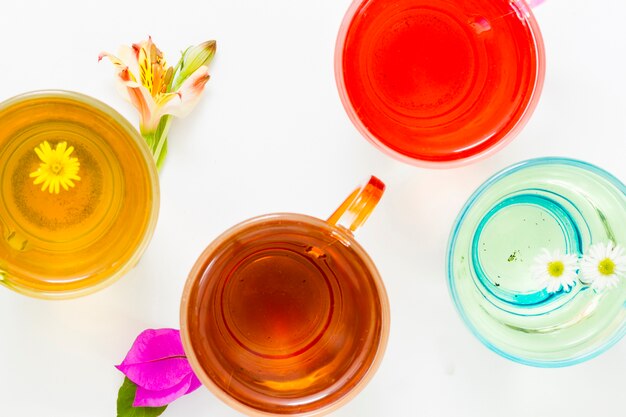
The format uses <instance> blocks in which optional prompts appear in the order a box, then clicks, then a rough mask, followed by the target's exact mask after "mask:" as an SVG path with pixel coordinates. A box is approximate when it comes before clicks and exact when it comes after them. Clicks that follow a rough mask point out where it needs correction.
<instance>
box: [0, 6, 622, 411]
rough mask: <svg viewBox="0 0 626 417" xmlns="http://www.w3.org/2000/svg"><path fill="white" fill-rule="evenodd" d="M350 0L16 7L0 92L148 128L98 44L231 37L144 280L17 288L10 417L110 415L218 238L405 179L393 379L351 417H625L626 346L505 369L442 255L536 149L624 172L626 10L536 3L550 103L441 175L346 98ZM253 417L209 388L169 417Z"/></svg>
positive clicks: (383, 373) (0, 406)
mask: <svg viewBox="0 0 626 417" xmlns="http://www.w3.org/2000/svg"><path fill="white" fill-rule="evenodd" d="M348 5H349V0H315V1H307V2H304V1H297V0H273V1H269V0H266V1H260V0H245V1H244V0H221V1H217V0H204V1H187V0H176V1H171V2H165V1H157V0H154V1H129V0H108V1H91V0H83V1H78V0H77V1H70V0H56V1H35V0H29V1H10V2H9V1H5V2H3V3H2V5H1V6H0V46H1V49H0V77H1V78H0V99H5V98H8V97H10V96H13V95H15V94H18V93H22V92H25V91H28V90H35V89H46V88H63V89H70V90H76V91H80V92H83V93H86V94H90V95H93V96H95V97H97V98H99V99H101V100H103V101H105V102H106V103H108V104H110V105H112V106H113V107H114V108H116V109H118V110H119V111H120V112H122V114H124V115H125V116H126V117H128V118H129V119H130V120H131V121H132V122H133V123H135V124H136V122H137V115H136V113H135V111H134V109H132V108H131V107H130V105H128V104H127V103H125V102H124V101H123V100H122V99H121V98H120V97H119V96H118V95H117V93H116V91H115V89H114V84H113V69H112V67H111V65H110V64H109V63H106V62H102V63H100V64H98V63H97V55H98V53H99V52H100V51H101V50H109V51H111V52H116V51H117V47H118V46H119V45H121V44H123V43H130V42H134V41H139V40H141V39H143V38H144V37H146V36H147V35H148V34H150V35H152V36H153V38H154V40H155V41H156V43H157V44H158V45H159V47H161V49H162V50H163V51H164V52H165V53H166V56H169V57H170V60H171V61H176V60H177V59H178V51H179V50H181V49H183V48H184V47H186V46H188V45H190V44H194V43H199V42H201V41H203V40H206V39H217V40H218V52H217V56H216V58H215V61H214V63H213V64H212V66H211V73H212V75H213V77H212V79H211V80H210V81H209V84H208V85H207V91H206V96H205V97H204V98H203V100H202V102H201V103H200V105H199V106H198V107H197V108H196V110H195V111H194V113H192V115H191V116H189V117H188V118H187V119H185V120H177V121H176V122H175V126H174V128H173V130H172V133H171V142H170V153H169V157H168V160H167V162H166V166H165V169H164V170H163V171H162V173H161V193H162V201H161V215H160V218H159V223H158V226H157V230H156V233H155V236H154V239H153V241H152V243H151V245H150V247H149V248H148V250H147V252H146V254H145V256H144V257H143V259H142V261H141V262H140V264H139V265H138V267H137V268H136V269H135V270H133V271H132V272H131V273H130V274H128V275H127V276H126V277H124V278H123V279H122V280H120V281H119V282H117V283H116V284H114V285H113V286H111V287H109V288H107V289H106V290H104V291H101V292H99V293H97V294H95V295H92V296H89V297H86V298H82V299H78V300H72V301H62V302H48V301H39V300H34V299H29V298H26V297H23V296H21V295H18V294H15V293H13V292H11V291H9V290H6V289H3V288H0V335H1V336H0V415H1V416H10V417H21V416H26V417H40V416H51V417H111V416H114V415H115V400H116V395H117V389H118V387H119V386H120V384H121V382H122V376H121V374H120V373H119V372H118V371H117V370H115V368H113V365H114V364H116V363H119V362H120V361H121V360H122V359H123V357H124V356H125V354H126V352H127V350H128V348H129V347H130V345H131V342H132V341H133V339H134V338H135V336H136V335H137V334H138V333H139V332H140V331H142V330H143V329H145V328H150V327H152V328H158V327H178V308H179V298H180V294H181V291H182V287H183V284H184V281H185V279H186V276H187V273H188V271H189V269H190V268H191V266H192V264H193V262H194V261H195V259H196V257H197V256H198V255H199V253H200V252H201V251H202V249H203V248H204V247H205V246H206V245H207V244H208V243H209V242H210V241H211V240H212V239H213V238H215V237H216V236H217V235H218V234H219V233H220V232H222V231H223V230H224V229H226V228H228V227H229V226H231V225H233V224H234V223H237V222H239V221H241V220H244V219H246V218H249V217H251V216H254V215H258V214H263V213H268V212H276V211H291V212H300V213H306V214H311V215H314V216H318V217H322V218H323V217H326V216H328V215H329V214H330V213H331V212H332V210H333V209H334V208H335V207H336V206H337V205H338V204H339V203H340V201H341V200H342V199H343V198H344V197H345V196H346V195H347V194H348V193H349V192H350V191H351V190H352V188H353V187H354V186H355V185H356V184H357V183H359V182H361V181H362V180H363V179H364V178H366V177H367V176H368V175H369V174H372V173H374V174H376V175H378V176H379V177H380V178H381V179H383V180H384V181H385V182H386V183H387V186H388V191H387V193H386V195H385V196H384V198H383V201H382V202H381V204H380V206H379V207H378V209H377V210H376V212H375V213H374V215H373V216H372V217H371V218H370V220H369V221H368V223H367V225H366V226H365V227H364V228H363V229H362V230H360V231H359V233H358V240H359V241H360V242H361V244H362V245H363V246H364V247H365V248H366V249H367V250H368V252H369V253H370V255H371V256H372V258H373V259H374V260H375V262H376V263H377V265H378V267H379V269H380V272H381V274H382V276H383V278H384V280H385V283H386V286H387V289H388V292H389V298H390V301H391V310H392V329H391V337H390V340H389V346H388V350H387V353H386V356H385V360H384V361H383V364H382V367H381V368H380V370H379V372H378V374H377V375H376V377H375V378H374V379H373V381H372V382H371V383H370V385H369V386H368V387H367V388H366V389H365V390H364V391H363V392H362V393H361V395H359V396H358V397H357V398H356V399H355V400H354V401H353V402H351V403H350V404H348V405H347V406H345V407H344V408H342V409H341V410H339V411H338V412H336V413H335V414H334V415H336V416H344V417H347V416H353V417H356V416H358V417H368V416H394V417H395V416H400V417H403V416H428V417H439V416H451V417H452V416H454V417H465V416H468V417H473V416H479V417H490V416H494V417H496V416H497V417H500V416H506V417H518V416H519V417H521V416H524V417H526V416H531V417H532V416H568V417H575V416H603V417H613V416H618V417H619V416H624V415H626V411H625V409H624V401H623V398H624V395H625V388H624V387H625V385H624V376H625V375H626V340H624V341H622V343H621V344H618V345H617V346H616V347H614V348H612V349H611V350H609V351H608V352H607V353H605V354H604V355H602V356H600V357H598V358H596V359H594V360H591V361H590V362H587V363H584V364H581V365H577V366H575V367H572V368H567V369H552V370H545V369H534V368H529V367H525V366H522V365H518V364H516V363H513V362H509V361H507V360H505V359H502V358H500V357H499V356H497V355H496V354H494V353H491V352H490V351H489V350H487V349H486V348H485V347H483V346H482V345H481V344H480V343H479V342H478V341H477V340H475V339H474V337H473V336H472V335H470V333H469V332H468V331H467V330H466V328H465V327H464V326H463V324H462V323H461V321H460V319H459V317H458V316H457V313H456V311H455V310H454V307H453V305H452V303H451V301H450V298H449V296H448V290H447V288H446V284H445V276H444V258H445V249H446V241H447V237H448V233H449V230H450V227H451V225H452V222H453V220H454V218H455V216H456V214H457V212H458V211H459V209H460V208H461V206H462V204H463V203H464V201H465V200H466V198H467V197H468V196H469V195H470V194H471V192H472V191H473V190H474V189H475V188H476V187H477V186H478V185H479V184H481V183H482V182H483V181H484V180H485V179H487V178H488V177H489V176H490V175H491V174H493V173H494V172H496V171H497V170H499V169H501V168H503V167H505V166H507V165H510V164H512V163H514V162H517V161H520V160H523V159H527V158H531V157H537V156H545V155H559V156H569V157H575V158H580V159H584V160H587V161H589V162H592V163H596V164H598V165H600V166H602V167H604V168H605V169H607V170H608V171H610V172H612V173H614V174H615V175H616V176H617V177H618V178H620V179H621V180H622V181H625V180H626V163H625V157H626V124H625V123H624V120H625V119H626V68H625V67H626V24H624V20H623V19H624V18H623V16H625V15H626V2H624V1H623V0H597V1H589V0H568V1H565V0H548V1H547V2H546V3H545V4H543V5H542V6H540V7H539V8H538V9H537V11H536V16H537V19H538V21H539V24H540V26H541V27H542V29H543V35H544V38H545V44H546V51H547V57H548V60H547V76H546V82H545V88H544V91H543V96H542V99H541V101H540V103H539V106H538V107H537V110H536V112H535V114H534V117H533V118H532V119H531V121H530V123H529V124H528V125H527V127H526V129H525V130H524V131H523V132H522V134H520V135H519V136H518V138H517V139H515V140H514V141H513V142H512V143H511V144H510V145H509V146H508V147H506V148H505V149H503V150H502V151H501V152H499V153H498V154H496V155H494V156H492V157H491V158H489V159H487V160H485V161H482V162H479V163H477V164H474V165H471V166H468V167H464V168H459V169H453V170H426V169H419V168H414V167H411V166H407V165H403V164H401V163H399V162H396V161H394V160H392V159H390V158H388V157H386V156H385V155H383V154H381V153H380V152H378V151H377V150H376V149H374V147H372V146H371V145H370V144H369V143H368V142H366V141H365V140H364V139H363V138H361V137H360V136H359V134H358V133H357V131H356V130H355V128H354V127H353V126H352V125H351V124H350V122H349V120H348V118H347V116H346V114H345V113H344V110H343V108H342V107H341V103H340V101H339V98H338V95H337V91H336V87H335V81H334V75H333V51H334V42H335V36H336V33H337V30H338V28H339V24H340V22H341V19H342V17H343V13H344V12H345V10H346V9H347V8H348ZM237 415H238V414H237V413H235V412H234V411H231V410H230V409H229V408H227V407H226V406H225V405H223V404H222V403H220V402H219V401H218V400H217V399H216V398H214V397H213V396H212V395H211V394H210V393H209V392H208V391H207V390H206V389H204V388H201V389H199V390H198V391H196V392H195V393H193V394H191V395H189V396H187V397H184V398H182V399H180V400H178V401H177V402H175V403H174V404H172V405H171V406H170V408H169V409H168V410H167V411H166V413H165V414H164V416H170V417H176V416H185V417H195V416H211V417H229V416H237Z"/></svg>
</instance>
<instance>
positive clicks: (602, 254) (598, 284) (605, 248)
mask: <svg viewBox="0 0 626 417" xmlns="http://www.w3.org/2000/svg"><path fill="white" fill-rule="evenodd" d="M580 271H581V281H583V282H584V283H586V284H589V285H590V286H591V288H593V289H594V290H597V291H602V290H603V289H605V288H614V287H617V285H618V284H619V280H620V279H626V253H625V251H624V248H623V247H621V246H619V245H615V244H614V243H613V242H609V243H596V244H595V245H592V246H591V247H590V248H589V251H588V252H587V255H585V256H584V257H583V260H582V262H581V264H580Z"/></svg>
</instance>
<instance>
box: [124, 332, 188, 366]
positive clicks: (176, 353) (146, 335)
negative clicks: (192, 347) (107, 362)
mask: <svg viewBox="0 0 626 417" xmlns="http://www.w3.org/2000/svg"><path fill="white" fill-rule="evenodd" d="M182 356H185V351H184V350H183V343H182V341H181V339H180V331H179V330H176V329H147V330H144V331H143V332H141V333H140V334H139V335H138V336H137V338H136V339H135V341H134V342H133V345H132V346H131V348H130V350H129V351H128V354H126V357H125V358H124V361H123V362H122V364H121V365H132V364H141V363H144V362H153V361H157V360H161V359H166V358H172V357H182Z"/></svg>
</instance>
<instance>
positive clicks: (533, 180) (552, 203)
mask: <svg viewBox="0 0 626 417" xmlns="http://www.w3.org/2000/svg"><path fill="white" fill-rule="evenodd" d="M608 242H613V243H615V244H618V245H622V246H624V245H625V244H626V187H625V186H624V184H622V183H621V182H620V181H619V180H618V179H617V178H615V177H614V176H612V175H611V174H609V173H607V172H606V171H604V170H602V169H600V168H598V167H596V166H593V165H590V164H588V163H585V162H581V161H576V160H572V159H565V158H540V159H533V160H529V161H525V162H521V163H518V164H515V165H513V166H511V167H509V168H507V169H505V170H503V171H501V172H500V173H498V174H496V175H494V176H493V177H492V178H491V179H489V180H488V181H486V182H485V183H484V184H483V185H482V186H481V187H479V188H478V190H477V191H476V192H475V193H474V194H473V195H472V196H471V197H470V198H469V200H468V202H467V203H466V204H465V207H463V209H462V210H461V213H460V214H459V217H458V218H457V220H456V222H455V224H454V227H453V229H452V234H451V237H450V242H449V248H448V258H447V270H448V283H449V287H450V292H451V295H452V299H453V300H454V303H455V305H456V307H457V309H458V311H459V313H460V315H461V317H462V318H463V320H464V321H465V324H466V325H467V326H468V327H469V328H470V330H471V331H472V333H474V335H475V336H476V337H477V338H478V339H479V340H480V341H481V342H482V343H484V344H485V345H486V346H487V347H488V348H489V349H491V350H493V351H495V352H496V353H498V354H500V355H502V356H504V357H506V358H508V359H511V360H514V361H516V362H520V363H523V364H527V365H533V366H538V367H559V366H568V365H574V364H577V363H580V362H582V361H585V360H587V359H590V358H593V357H595V356H596V355H599V354H601V353H602V352H604V351H606V350H607V349H608V348H609V347H611V346H613V345H614V344H615V343H617V342H618V341H619V340H620V339H621V338H622V337H623V336H624V334H625V333H626V308H625V306H626V282H625V281H626V280H623V279H622V280H621V281H620V283H619V285H618V286H617V288H612V289H606V290H604V291H597V290H595V289H594V288H592V287H591V286H590V285H589V282H587V279H586V277H584V275H583V272H582V271H580V273H579V275H578V276H577V278H576V279H575V281H574V284H573V288H571V289H564V288H561V289H560V290H558V291H556V292H550V291H549V290H548V288H547V287H546V286H545V284H544V283H543V282H542V281H541V280H538V279H537V276H536V271H535V270H534V267H535V264H536V263H537V260H538V257H540V256H541V255H542V253H544V249H546V250H547V251H548V252H549V253H551V254H552V253H554V252H555V251H560V253H561V254H571V255H574V256H575V257H581V256H582V255H583V254H588V253H589V247H590V246H591V245H593V244H597V243H602V244H606V243H608ZM542 262H543V261H542ZM542 265H543V264H542ZM546 267H547V265H546ZM549 279H554V278H549Z"/></svg>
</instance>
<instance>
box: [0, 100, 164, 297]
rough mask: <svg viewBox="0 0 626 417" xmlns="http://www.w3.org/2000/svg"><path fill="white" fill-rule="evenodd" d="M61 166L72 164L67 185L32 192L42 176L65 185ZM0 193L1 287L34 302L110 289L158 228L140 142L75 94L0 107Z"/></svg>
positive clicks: (118, 119)
mask: <svg viewBox="0 0 626 417" xmlns="http://www.w3.org/2000/svg"><path fill="white" fill-rule="evenodd" d="M46 144H47V145H46ZM45 146H48V149H49V151H50V153H49V154H47V156H45V158H46V161H47V163H46V162H45V161H44V160H43V159H42V156H40V154H41V155H44V154H43V151H42V149H44V147H45ZM61 147H64V149H66V151H65V152H66V155H65V159H63V158H61V157H60V155H57V154H56V153H55V152H56V151H59V150H60V149H61ZM55 155H56V156H55ZM74 158H75V159H74ZM69 159H73V161H74V162H72V163H73V164H76V163H77V164H79V166H78V172H77V173H76V176H78V177H79V179H74V180H73V185H72V186H68V184H67V183H66V184H65V187H62V186H59V187H58V190H57V191H58V192H53V191H52V190H53V189H54V187H53V185H52V183H50V184H49V185H50V187H49V188H48V187H45V189H42V186H45V185H46V182H48V180H46V181H45V182H42V183H36V181H37V180H38V179H39V178H38V176H37V175H38V174H37V172H39V173H41V172H42V171H41V170H44V171H45V170H48V171H45V172H54V173H55V174H53V176H54V175H60V176H64V175H65V177H67V178H69V176H70V174H69V171H65V170H66V169H69V168H68V160H69ZM44 165H45V166H44ZM42 167H43V168H42ZM65 177H64V178H65ZM44 178H48V179H50V178H52V176H47V177H43V178H42V180H43V179H44ZM0 184H1V188H0V194H1V196H0V197H1V198H0V236H1V239H0V284H2V285H4V286H6V287H8V288H10V289H12V290H15V291H17V292H19V293H22V294H26V295H29V296H33V297H38V298H49V299H60V298H70V297H77V296H81V295H85V294H89V293H92V292H94V291H96V290H98V289H100V288H103V287H104V286H106V285H109V284H111V283H112V282H114V281H115V280H116V279H118V278H119V277H121V276H122V275H124V274H125V273H126V272H127V271H128V270H129V269H131V268H132V267H133V266H134V265H135V264H136V263H137V262H138V260H139V258H140V257H141V255H142V254H143V252H144V250H145V249H146V247H147V245H148V243H149V241H150V239H151V237H152V233H153V231H154V228H155V225H156V221H157V216H158V209H159V181H158V175H157V170H156V167H155V164H154V161H153V158H152V155H151V154H150V151H149V150H148V147H147V145H146V143H145V141H144V139H143V138H142V137H141V136H140V135H139V133H138V132H137V130H136V129H135V128H134V127H133V126H131V124H130V123H129V122H128V121H126V120H125V119H124V118H123V117H122V116H121V115H120V114H119V113H117V112H116V111H115V110H113V109H112V108H110V107H109V106H107V105H106V104H104V103H102V102H100V101H98V100H96V99H93V98H91V97H88V96H85V95H82V94H78V93H74V92H69V91H54V90H51V91H36V92H31V93H27V94H23V95H20V96H17V97H14V98H11V99H9V100H7V101H5V102H3V103H1V104H0ZM65 188H67V189H65Z"/></svg>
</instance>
